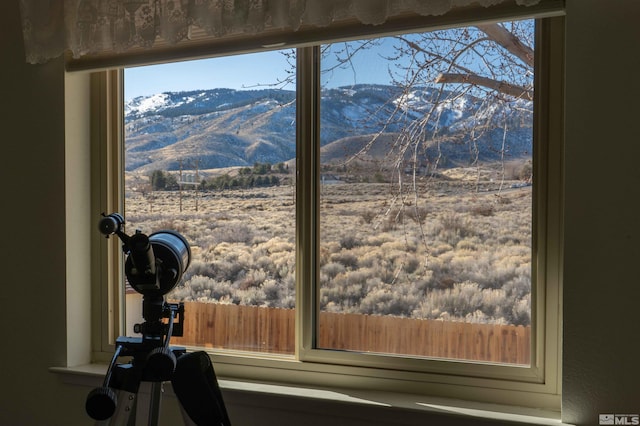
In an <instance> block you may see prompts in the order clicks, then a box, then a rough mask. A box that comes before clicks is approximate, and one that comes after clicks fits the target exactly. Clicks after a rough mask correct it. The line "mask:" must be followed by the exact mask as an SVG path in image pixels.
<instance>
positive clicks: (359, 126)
mask: <svg viewBox="0 0 640 426" xmlns="http://www.w3.org/2000/svg"><path fill="white" fill-rule="evenodd" d="M436 99H446V96H445V97H443V96H442V93H440V94H438V91H435V90H432V89H429V88H418V89H415V90H412V91H411V92H408V93H407V92H403V91H402V89H401V88H398V87H394V86H384V85H356V86H353V87H345V88H336V89H327V90H324V91H323V92H322V98H321V123H322V127H321V145H322V146H325V147H326V146H328V145H330V144H336V146H338V145H340V144H342V145H344V144H351V146H348V147H346V146H343V148H342V151H344V152H358V151H359V147H358V146H355V147H354V146H353V145H354V144H355V145H357V144H365V143H366V140H365V139H366V138H364V139H363V138H362V135H363V134H365V135H366V134H376V133H379V132H382V133H385V134H387V135H394V134H395V135H397V134H401V133H402V132H403V131H406V129H410V128H412V126H416V125H417V123H420V122H422V121H423V120H424V118H425V116H426V115H427V114H432V118H435V119H436V120H432V121H430V123H431V127H429V128H427V129H426V130H427V131H433V130H434V129H435V128H436V127H437V129H438V132H439V133H438V134H440V135H446V136H447V138H448V139H447V140H450V141H452V142H450V143H449V145H448V146H446V147H444V148H443V150H444V151H445V152H446V153H447V155H448V158H450V159H451V160H457V159H460V161H462V160H461V159H462V156H463V155H467V156H468V153H469V148H468V147H466V146H465V144H466V143H467V142H468V141H469V138H470V136H469V135H470V129H472V128H474V126H477V125H478V124H483V125H484V127H485V128H488V126H486V124H487V123H489V122H491V120H495V119H496V117H501V119H502V120H507V121H508V122H509V126H508V129H509V132H510V135H511V136H510V140H511V141H512V142H511V143H510V145H509V149H510V151H509V155H512V156H518V155H523V154H524V153H530V152H531V131H530V129H529V127H530V124H527V123H530V122H531V111H532V108H531V103H530V102H525V101H517V102H512V103H511V105H510V104H500V105H488V106H487V105H482V104H483V100H481V99H477V98H473V97H471V96H457V97H454V98H452V99H451V100H446V101H444V102H436ZM295 121H296V113H295V92H292V91H286V90H277V89H263V90H242V91H239V90H232V89H213V90H201V91H191V92H167V93H160V94H156V95H152V96H147V97H139V98H135V99H132V100H131V101H129V102H127V103H126V105H125V139H126V144H125V149H126V169H127V170H138V171H142V172H149V171H151V170H155V169H160V170H176V169H177V168H178V167H179V164H180V162H181V161H182V159H184V158H188V157H190V158H195V157H197V158H198V159H199V160H198V161H199V164H200V167H201V168H217V167H229V166H246V165H252V164H254V163H255V162H271V163H277V162H282V161H288V160H290V159H292V158H295ZM502 135H503V131H502V130H496V129H492V130H485V131H484V133H483V135H482V138H484V139H483V140H481V141H480V143H483V144H485V145H486V146H487V150H486V152H487V154H486V155H487V156H488V157H487V158H489V157H490V156H491V155H494V156H495V151H496V150H499V149H500V144H501V143H502ZM390 137H392V136H389V137H385V140H387V139H389V138H390ZM474 137H476V138H477V135H476V136H474ZM477 142H478V141H477V140H476V143H477ZM425 143H426V142H425ZM331 152H336V153H338V152H340V150H338V149H333V150H332V151H331ZM491 152H493V153H494V154H491ZM376 155H383V153H382V152H380V153H379V154H376Z"/></svg>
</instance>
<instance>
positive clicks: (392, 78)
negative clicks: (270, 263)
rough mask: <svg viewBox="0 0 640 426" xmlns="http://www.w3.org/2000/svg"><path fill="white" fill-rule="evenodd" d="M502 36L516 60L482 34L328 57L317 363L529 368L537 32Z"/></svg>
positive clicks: (327, 51) (378, 45) (398, 41)
mask: <svg viewBox="0 0 640 426" xmlns="http://www.w3.org/2000/svg"><path fill="white" fill-rule="evenodd" d="M500 28H502V29H506V30H507V31H509V32H511V33H513V34H514V35H515V36H516V37H517V38H518V39H519V40H520V41H521V42H522V43H523V46H524V47H518V49H520V51H517V52H516V53H518V54H520V53H522V55H520V56H517V55H516V54H514V53H512V52H511V51H509V50H506V49H505V47H504V46H501V45H500V44H499V43H498V42H495V41H492V36H491V34H490V33H489V32H487V33H486V34H485V33H484V32H482V31H480V30H479V29H478V28H475V27H468V28H460V29H453V30H447V31H437V32H430V33H424V34H411V35H402V36H397V37H389V38H382V39H376V40H366V41H357V42H349V43H338V44H332V45H326V46H323V49H322V74H321V75H322V77H321V78H322V89H321V93H322V101H321V179H320V185H321V187H320V226H321V230H320V235H321V237H320V241H321V242H320V283H319V286H320V289H319V308H320V309H319V318H318V330H317V333H318V335H317V339H316V342H317V343H316V344H317V346H318V347H319V348H326V349H336V350H348V351H357V352H376V353H388V354H397V355H407V356H417V357H438V358H452V359H461V360H478V361H488V362H500V363H512V364H529V363H530V347H531V344H530V340H531V335H530V330H531V329H530V327H531V265H532V223H533V221H532V190H533V186H532V184H533V176H532V170H533V167H532V163H533V156H532V152H533V150H532V148H533V132H532V128H533V101H532V90H533V89H532V88H533V63H532V58H533V56H532V54H531V53H532V51H530V50H529V49H533V42H532V40H533V29H534V25H533V22H532V21H522V22H514V23H504V24H501V25H500ZM483 39H484V41H483ZM528 55H531V56H530V57H529V56H528ZM507 83H508V84H507Z"/></svg>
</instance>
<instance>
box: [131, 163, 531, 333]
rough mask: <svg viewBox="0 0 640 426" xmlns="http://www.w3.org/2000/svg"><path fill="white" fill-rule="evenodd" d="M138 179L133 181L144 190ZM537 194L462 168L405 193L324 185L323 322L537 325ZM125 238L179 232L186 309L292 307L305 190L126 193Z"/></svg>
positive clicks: (393, 187) (375, 186)
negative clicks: (533, 302) (298, 211)
mask: <svg viewBox="0 0 640 426" xmlns="http://www.w3.org/2000/svg"><path fill="white" fill-rule="evenodd" d="M144 179H145V178H144V177H142V176H128V177H127V180H128V182H134V181H135V182H138V187H139V186H140V185H139V184H140V182H143V181H144ZM531 197H532V191H531V186H528V185H526V184H523V182H521V181H518V180H506V181H505V180H503V179H502V176H501V175H500V173H499V172H498V171H496V170H491V169H487V170H479V169H477V168H467V169H463V168H458V169H450V170H446V171H444V172H442V173H441V174H440V175H439V176H438V177H435V178H429V179H425V180H424V181H419V182H417V185H416V187H415V188H414V187H413V186H412V184H405V185H404V186H403V187H400V186H399V185H398V183H397V182H395V183H393V184H391V183H369V182H352V183H346V181H341V182H339V183H333V184H325V185H323V186H322V187H321V201H320V204H321V207H320V211H321V216H320V222H321V242H320V283H319V284H320V300H319V303H320V306H321V310H322V311H325V312H342V313H361V314H372V315H390V316H396V317H406V318H423V319H442V320H456V321H465V322H472V323H490V324H515V325H528V324H529V323H530V287H531V286H530V280H531V204H532V203H531V200H532V198H531ZM125 216H126V219H127V225H126V226H127V232H129V233H130V232H133V231H134V230H135V229H140V230H141V231H143V232H145V233H151V232H155V231H158V230H161V229H171V230H175V231H178V232H180V233H181V234H183V235H184V236H185V238H186V239H187V240H188V241H189V243H190V245H191V250H192V261H191V265H190V267H189V268H188V270H187V272H186V273H185V276H184V280H183V283H182V284H180V285H178V286H177V287H176V288H175V289H174V291H173V292H172V293H171V294H170V295H169V296H170V298H171V299H175V300H181V301H200V302H206V303H211V302H215V303H225V304H236V305H252V306H267V307H282V308H292V307H294V305H295V253H294V250H295V217H294V216H295V188H294V186H292V185H291V184H283V185H281V186H275V187H261V188H252V189H243V190H224V191H196V190H193V189H188V190H187V189H185V190H183V191H148V190H147V191H136V190H131V189H130V190H128V191H127V198H126V207H125Z"/></svg>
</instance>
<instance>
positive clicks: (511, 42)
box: [476, 23, 533, 68]
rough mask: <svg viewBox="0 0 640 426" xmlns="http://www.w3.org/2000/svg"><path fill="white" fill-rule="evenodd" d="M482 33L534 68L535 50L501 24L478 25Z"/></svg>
mask: <svg viewBox="0 0 640 426" xmlns="http://www.w3.org/2000/svg"><path fill="white" fill-rule="evenodd" d="M476 28H478V29H479V30H480V31H482V32H483V33H485V34H486V35H487V36H488V37H489V38H491V39H492V40H494V41H495V42H496V43H498V44H499V45H500V46H502V47H504V48H505V49H506V50H507V51H508V52H509V53H511V54H512V55H514V56H516V57H517V58H518V59H520V60H521V61H522V62H524V63H525V64H527V65H528V66H529V67H531V68H533V49H531V48H530V47H529V46H527V45H525V44H524V43H522V41H521V40H520V39H519V38H518V37H516V36H515V35H513V34H512V33H510V32H509V31H508V30H507V29H506V28H505V27H503V26H502V25H500V24H497V23H494V24H479V25H476Z"/></svg>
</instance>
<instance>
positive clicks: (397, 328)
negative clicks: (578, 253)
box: [172, 302, 531, 365]
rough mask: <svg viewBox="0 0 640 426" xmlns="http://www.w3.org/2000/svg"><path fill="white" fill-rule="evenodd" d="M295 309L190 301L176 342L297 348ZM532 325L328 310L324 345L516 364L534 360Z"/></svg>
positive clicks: (322, 323)
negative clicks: (182, 328) (475, 322)
mask: <svg viewBox="0 0 640 426" xmlns="http://www.w3.org/2000/svg"><path fill="white" fill-rule="evenodd" d="M294 339H295V311H294V310H292V309H275V308H259V307H252V306H237V305H221V304H215V303H196V302H187V303H185V315H184V335H183V337H180V338H179V337H174V338H172V343H175V344H182V345H194V346H204V347H212V348H225V349H235V350H248V351H259V352H269V353H293V352H294V345H295V340H294ZM530 344H531V328H530V327H523V326H513V325H491V324H469V323H463V322H453V321H438V320H421V319H410V318H398V317H389V316H379V315H361V314H338V313H328V312H322V313H321V314H320V330H319V333H318V347H321V348H330V349H344V350H353V351H360V352H379V353H390V354H402V355H414V356H424V357H437V358H454V359H464V360H476V361H487V362H500V363H510V364H525V365H526V364H529V363H530V361H531V351H530Z"/></svg>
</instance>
